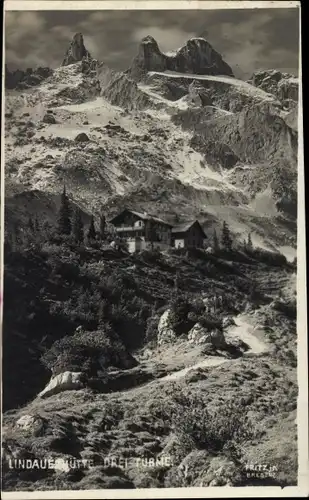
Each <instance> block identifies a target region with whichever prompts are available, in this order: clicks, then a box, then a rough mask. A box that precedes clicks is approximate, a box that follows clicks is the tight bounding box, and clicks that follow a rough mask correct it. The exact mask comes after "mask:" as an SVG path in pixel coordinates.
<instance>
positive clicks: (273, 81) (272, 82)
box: [249, 69, 299, 108]
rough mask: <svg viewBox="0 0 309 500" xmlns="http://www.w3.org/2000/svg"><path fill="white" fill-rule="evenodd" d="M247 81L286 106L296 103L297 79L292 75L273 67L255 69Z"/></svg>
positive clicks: (289, 106)
mask: <svg viewBox="0 0 309 500" xmlns="http://www.w3.org/2000/svg"><path fill="white" fill-rule="evenodd" d="M249 82H250V83H251V84H252V85H254V86H255V87H259V88H261V89H263V90H265V91H266V92H269V93H271V94H273V95H275V96H276V97H277V99H279V100H280V101H281V102H283V104H284V106H286V107H288V108H292V107H294V106H295V105H296V104H297V101H298V86H299V81H298V78H297V77H295V76H294V75H291V74H289V73H282V72H281V71H278V70H274V69H271V70H264V71H256V72H255V73H253V75H252V77H251V78H250V80H249Z"/></svg>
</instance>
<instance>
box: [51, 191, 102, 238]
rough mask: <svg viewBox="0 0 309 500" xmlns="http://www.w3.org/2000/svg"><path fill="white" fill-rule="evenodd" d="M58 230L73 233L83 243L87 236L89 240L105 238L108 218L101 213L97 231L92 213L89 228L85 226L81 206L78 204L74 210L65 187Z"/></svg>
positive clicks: (59, 232)
mask: <svg viewBox="0 0 309 500" xmlns="http://www.w3.org/2000/svg"><path fill="white" fill-rule="evenodd" d="M57 232H58V234H59V235H66V236H69V235H71V236H72V237H73V239H74V241H75V242H76V243H83V241H84V239H85V236H86V237H87V239H88V241H94V240H96V239H98V238H99V239H100V240H103V239H105V237H106V218H105V216H104V215H103V214H100V224H99V231H96V229H95V225H94V216H93V215H91V218H90V223H89V226H88V228H85V227H84V223H83V220H82V212H81V210H80V208H79V207H77V206H76V207H75V208H74V210H73V211H72V209H71V206H70V201H69V198H68V195H67V193H66V189H65V187H64V188H63V192H62V195H61V200H60V208H59V213H58V218H57Z"/></svg>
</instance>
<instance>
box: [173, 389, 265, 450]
mask: <svg viewBox="0 0 309 500" xmlns="http://www.w3.org/2000/svg"><path fill="white" fill-rule="evenodd" d="M171 408H172V409H171V420H172V427H173V428H174V431H175V433H176V434H178V435H179V434H180V435H184V436H185V437H187V438H188V439H191V440H192V442H193V443H194V446H195V447H196V448H198V449H206V450H209V451H213V452H220V451H224V450H225V449H227V448H230V447H231V446H235V447H238V445H239V444H241V443H243V442H245V441H249V440H251V439H252V438H253V437H254V436H255V434H256V431H255V429H254V427H253V425H252V422H250V420H249V418H248V417H247V415H246V413H245V411H244V407H243V405H242V402H241V401H232V400H228V401H225V402H224V404H222V406H219V407H217V408H211V409H208V408H207V406H206V405H205V402H204V401H203V400H202V399H201V398H200V397H199V396H198V395H197V394H195V395H190V394H189V395H187V394H184V393H183V392H180V393H178V394H176V395H175V396H174V397H173V403H172V407H171Z"/></svg>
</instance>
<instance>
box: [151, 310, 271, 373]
mask: <svg viewBox="0 0 309 500" xmlns="http://www.w3.org/2000/svg"><path fill="white" fill-rule="evenodd" d="M249 319H250V318H249V316H247V315H245V314H241V315H239V316H236V317H235V318H234V321H235V325H233V326H231V327H230V328H229V329H228V331H227V333H226V336H227V337H237V338H239V339H240V340H242V341H243V342H245V343H246V344H247V345H248V346H249V347H250V349H249V351H247V352H246V353H245V354H244V355H246V354H261V353H262V352H265V351H266V350H267V349H268V346H267V344H265V342H264V340H263V337H264V334H263V330H262V329H261V328H257V327H255V326H254V325H252V324H251V323H250V322H249ZM228 361H229V362H233V360H231V359H226V358H220V357H211V358H208V359H205V360H203V361H200V362H198V363H196V364H194V365H192V366H189V367H186V368H183V369H182V370H179V371H177V372H174V373H171V374H170V375H166V376H165V377H163V378H160V381H162V380H177V379H179V378H181V377H184V376H185V375H187V373H188V372H189V371H191V370H196V369H198V368H207V367H214V366H218V365H221V364H223V363H227V362H228Z"/></svg>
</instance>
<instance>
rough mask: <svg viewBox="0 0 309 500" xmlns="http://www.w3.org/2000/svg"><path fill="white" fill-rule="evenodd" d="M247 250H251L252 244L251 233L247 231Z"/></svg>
mask: <svg viewBox="0 0 309 500" xmlns="http://www.w3.org/2000/svg"><path fill="white" fill-rule="evenodd" d="M247 250H249V252H250V251H252V250H253V244H252V239H251V233H249V235H248V241H247Z"/></svg>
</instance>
